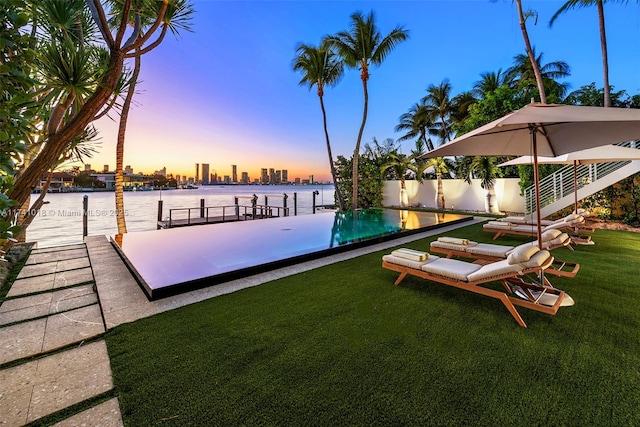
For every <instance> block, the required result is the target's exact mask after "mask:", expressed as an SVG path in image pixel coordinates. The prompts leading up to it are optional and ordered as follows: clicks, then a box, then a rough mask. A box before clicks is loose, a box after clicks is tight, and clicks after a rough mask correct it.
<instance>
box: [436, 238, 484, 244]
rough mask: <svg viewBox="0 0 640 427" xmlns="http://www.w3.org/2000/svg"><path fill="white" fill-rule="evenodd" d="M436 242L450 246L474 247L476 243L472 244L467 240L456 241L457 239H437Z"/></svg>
mask: <svg viewBox="0 0 640 427" xmlns="http://www.w3.org/2000/svg"><path fill="white" fill-rule="evenodd" d="M438 242H440V243H449V244H452V245H461V246H475V245H477V244H478V242H474V241H471V240H467V239H458V238H457V237H446V236H445V237H438Z"/></svg>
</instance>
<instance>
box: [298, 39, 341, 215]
mask: <svg viewBox="0 0 640 427" xmlns="http://www.w3.org/2000/svg"><path fill="white" fill-rule="evenodd" d="M296 54H297V56H296V58H295V60H294V62H293V69H294V71H299V72H300V73H301V74H302V79H301V80H300V82H299V84H300V85H307V86H309V90H311V89H312V88H313V86H314V85H315V86H316V87H317V89H318V90H317V94H318V98H319V99H320V109H321V110H322V123H323V126H324V136H325V140H326V142H327V154H328V155H329V166H330V167H331V176H332V178H333V182H334V183H336V185H335V188H336V196H337V198H338V205H339V206H340V210H342V211H343V210H344V208H345V206H344V197H343V196H342V192H341V191H340V187H339V186H338V185H337V182H338V176H337V173H336V167H335V164H334V163H333V154H332V153H331V142H330V141H329V131H328V130H327V113H326V111H325V108H324V87H325V86H335V85H336V84H337V83H338V81H340V79H341V78H342V75H343V73H344V67H343V64H342V62H341V61H339V60H338V58H337V57H336V54H335V53H334V52H333V51H332V50H331V49H327V48H317V47H315V46H310V45H306V44H302V45H300V46H298V49H296Z"/></svg>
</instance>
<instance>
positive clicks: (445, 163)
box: [424, 157, 454, 210]
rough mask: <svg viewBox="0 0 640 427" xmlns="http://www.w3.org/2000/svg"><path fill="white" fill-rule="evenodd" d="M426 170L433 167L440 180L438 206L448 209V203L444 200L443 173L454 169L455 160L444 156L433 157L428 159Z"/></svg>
mask: <svg viewBox="0 0 640 427" xmlns="http://www.w3.org/2000/svg"><path fill="white" fill-rule="evenodd" d="M424 166H425V170H426V169H429V168H433V170H434V173H435V175H436V179H437V181H438V190H437V192H436V206H437V207H438V209H442V210H444V209H446V207H447V205H446V203H445V200H444V187H443V184H442V175H444V174H448V173H449V172H450V171H452V170H454V165H453V162H452V161H451V160H449V159H447V158H444V157H432V158H430V159H427V162H426V163H425V164H424Z"/></svg>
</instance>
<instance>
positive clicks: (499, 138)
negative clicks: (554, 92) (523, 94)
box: [424, 103, 640, 157]
mask: <svg viewBox="0 0 640 427" xmlns="http://www.w3.org/2000/svg"><path fill="white" fill-rule="evenodd" d="M533 136H535V140H536V141H535V142H536V145H537V147H536V148H537V151H536V153H534V147H533V145H532V142H533V139H534V138H533ZM638 138H640V109H632V108H612V107H608V108H603V107H584V106H576V105H561V104H539V103H532V104H528V105H527V106H525V107H523V108H521V109H519V110H517V111H514V112H513V113H510V114H507V115H506V116H504V117H502V118H500V119H498V120H494V121H493V122H491V123H488V124H486V125H484V126H481V127H479V128H477V129H475V130H473V131H471V132H469V133H466V134H464V135H462V136H460V137H458V138H456V139H454V140H452V141H451V142H448V143H446V144H444V145H442V146H440V147H438V148H436V149H435V150H432V151H430V152H429V153H427V154H426V155H425V156H424V157H445V156H523V155H534V154H535V155H538V156H549V157H555V156H559V155H561V154H567V153H571V152H573V151H579V150H584V149H587V148H592V147H599V146H601V145H607V144H615V143H617V142H623V141H630V140H632V139H638ZM470 139H472V140H473V142H471V141H469V142H468V143H464V142H463V141H467V140H470Z"/></svg>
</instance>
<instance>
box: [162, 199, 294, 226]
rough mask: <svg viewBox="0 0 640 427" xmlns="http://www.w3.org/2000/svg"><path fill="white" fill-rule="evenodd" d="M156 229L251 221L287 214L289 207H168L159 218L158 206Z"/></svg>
mask: <svg viewBox="0 0 640 427" xmlns="http://www.w3.org/2000/svg"><path fill="white" fill-rule="evenodd" d="M158 209H159V212H158V223H157V224H158V229H161V228H176V227H188V226H192V225H205V224H220V223H223V222H237V221H253V220H256V219H267V218H277V217H280V216H288V215H289V209H288V208H284V207H278V206H259V205H258V206H241V205H231V206H208V207H207V206H204V205H203V206H200V207H198V208H179V209H170V210H169V216H168V217H166V218H164V219H161V218H162V216H161V215H162V214H161V207H159V208H158Z"/></svg>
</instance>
